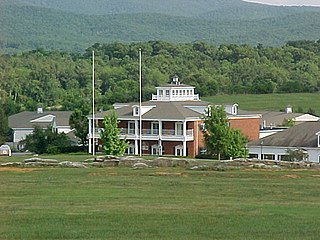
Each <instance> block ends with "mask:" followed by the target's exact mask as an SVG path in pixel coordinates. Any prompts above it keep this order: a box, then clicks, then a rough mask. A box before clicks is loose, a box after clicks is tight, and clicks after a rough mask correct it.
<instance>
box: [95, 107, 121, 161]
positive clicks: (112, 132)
mask: <svg viewBox="0 0 320 240" xmlns="http://www.w3.org/2000/svg"><path fill="white" fill-rule="evenodd" d="M119 133H120V130H119V129H118V121H117V116H116V114H115V112H113V113H112V114H111V115H107V116H105V117H104V119H103V129H102V131H101V133H100V138H101V140H102V145H103V150H104V152H105V153H106V154H108V155H115V156H121V155H123V153H124V151H125V150H126V148H127V143H126V141H125V140H122V139H120V138H119Z"/></svg>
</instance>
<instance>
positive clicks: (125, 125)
mask: <svg viewBox="0 0 320 240" xmlns="http://www.w3.org/2000/svg"><path fill="white" fill-rule="evenodd" d="M118 128H128V121H119V123H118Z"/></svg>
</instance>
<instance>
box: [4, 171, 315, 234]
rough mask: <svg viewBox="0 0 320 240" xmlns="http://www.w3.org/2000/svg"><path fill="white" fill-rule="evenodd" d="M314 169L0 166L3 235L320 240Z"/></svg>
mask: <svg viewBox="0 0 320 240" xmlns="http://www.w3.org/2000/svg"><path fill="white" fill-rule="evenodd" d="M319 180H320V172H319V171H303V170H300V171H293V170H292V171H262V170H260V171H258V170H256V171H254V170H228V171H221V172H220V171H219V172H218V171H191V170H186V169H180V168H157V169H148V170H133V169H130V168H96V169H94V168H89V169H68V168H0V184H1V188H0V221H1V224H0V239H290V240H292V239H299V240H300V239H318V237H319V236H320V218H319V216H320V201H319V196H320V188H319Z"/></svg>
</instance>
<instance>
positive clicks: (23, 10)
mask: <svg viewBox="0 0 320 240" xmlns="http://www.w3.org/2000/svg"><path fill="white" fill-rule="evenodd" d="M181 1H182V0H162V1H155V0H118V1H116V0H105V1H101V0H91V1H87V0H68V1H64V0H0V21H1V23H3V24H1V25H0V33H1V35H0V49H2V51H3V52H5V53H6V52H8V53H10V52H16V51H20V50H28V49H35V48H45V49H59V50H68V51H82V50H83V49H85V48H87V47H89V46H90V45H92V44H93V43H95V42H113V41H121V42H131V41H148V40H166V41H171V42H192V41H196V40H201V41H206V42H210V43H214V44H221V43H235V44H244V43H248V44H254V45H256V44H258V43H262V44H265V45H279V44H283V43H285V42H287V41H289V40H300V39H306V40H316V39H319V38H320V8H314V7H275V6H266V5H261V4H254V3H247V2H243V1H241V0H228V1H225V0H199V1H194V0H184V1H183V3H184V4H181Z"/></svg>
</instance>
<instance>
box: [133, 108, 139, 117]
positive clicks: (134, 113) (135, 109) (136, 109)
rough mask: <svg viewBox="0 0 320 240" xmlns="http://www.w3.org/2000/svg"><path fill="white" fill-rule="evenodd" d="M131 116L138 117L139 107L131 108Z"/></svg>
mask: <svg viewBox="0 0 320 240" xmlns="http://www.w3.org/2000/svg"><path fill="white" fill-rule="evenodd" d="M133 116H135V117H138V116H139V107H138V106H135V107H134V108H133Z"/></svg>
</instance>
